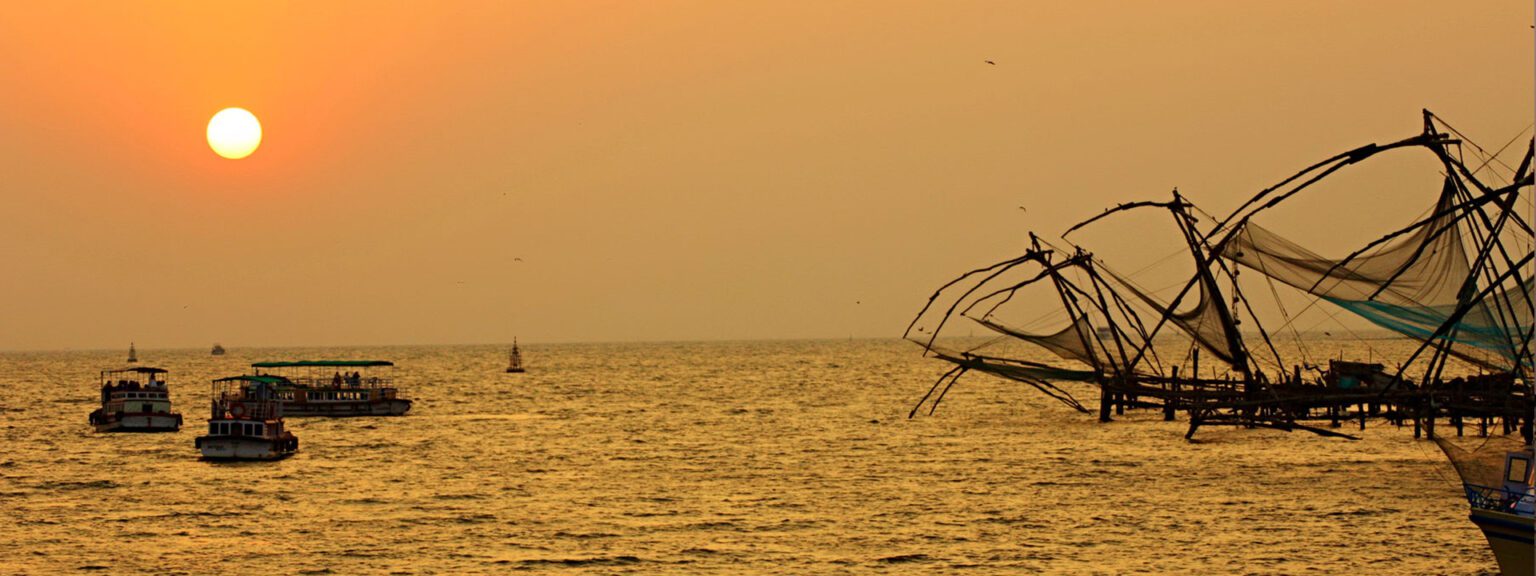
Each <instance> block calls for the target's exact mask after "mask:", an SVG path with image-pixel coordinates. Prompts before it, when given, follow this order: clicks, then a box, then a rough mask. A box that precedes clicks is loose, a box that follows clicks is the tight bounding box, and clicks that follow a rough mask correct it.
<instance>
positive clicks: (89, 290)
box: [0, 0, 1536, 349]
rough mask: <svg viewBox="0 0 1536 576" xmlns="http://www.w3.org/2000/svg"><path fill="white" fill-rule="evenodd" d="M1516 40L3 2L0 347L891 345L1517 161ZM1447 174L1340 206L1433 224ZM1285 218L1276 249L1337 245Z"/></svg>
mask: <svg viewBox="0 0 1536 576" xmlns="http://www.w3.org/2000/svg"><path fill="white" fill-rule="evenodd" d="M1531 22H1532V5H1531V2H1529V0H1512V1H1500V2H1475V3H1452V2H1444V1H1423V2H1403V1H1379V2H1338V1H1333V0H1329V1H1287V2H1231V1H1202V2H1192V1H1165V2H1130V1H1126V2H1026V1H1022V0H1021V1H1010V2H892V1H880V2H874V1H869V2H827V1H823V0H818V1H813V2H712V1H698V2H661V1H645V2H631V1H615V2H537V3H513V2H432V3H424V2H399V3H380V2H357V3H343V2H324V3H302V4H301V3H282V2H157V3H140V2H135V3H105V2H80V3H71V2H18V3H12V4H10V5H8V6H7V7H6V14H5V16H4V18H0V258H3V259H4V269H5V274H4V276H3V280H0V349H52V348H101V347H126V346H127V343H128V342H129V341H130V340H132V341H135V342H137V343H138V345H139V346H140V347H145V348H154V347H175V346H206V345H209V344H210V343H212V342H214V341H220V342H223V343H224V344H225V345H227V346H256V345H289V344H292V345H303V344H315V345H326V344H390V343H398V344H417V343H421V344H426V343H492V342H505V341H510V340H511V338H512V337H513V336H514V335H517V336H519V337H520V339H521V340H523V341H524V342H553V341H613V340H694V339H742V338H801V337H834V338H841V337H847V336H858V337H876V336H879V337H883V336H895V335H898V334H900V332H901V330H902V328H904V327H905V325H906V322H907V321H908V320H909V319H910V318H911V316H912V314H913V313H915V312H916V310H917V308H918V307H919V306H920V305H921V304H922V302H923V301H924V300H925V298H926V297H927V295H928V294H929V293H930V292H931V291H932V290H933V289H934V288H936V287H937V286H938V284H940V283H942V282H943V281H945V280H948V279H950V278H951V277H953V276H955V275H956V274H958V273H959V272H962V271H964V270H965V269H968V268H970V267H973V266H975V265H979V264H983V263H987V262H990V261H993V260H997V259H1001V258H1003V257H1006V256H1009V255H1012V254H1013V253H1015V252H1017V251H1018V250H1019V249H1020V248H1021V247H1022V246H1023V243H1024V238H1025V235H1024V234H1025V231H1026V230H1029V229H1037V230H1040V231H1042V232H1047V233H1051V234H1059V233H1060V232H1062V231H1063V229H1064V228H1065V227H1066V225H1068V224H1069V223H1071V222H1075V221H1077V220H1081V219H1083V218H1086V217H1088V216H1091V215H1092V214H1094V213H1097V212H1098V211H1099V210H1101V209H1102V208H1104V207H1105V206H1108V205H1111V204H1114V203H1116V202H1122V201H1128V200H1133V199H1142V198H1166V197H1167V194H1168V191H1169V190H1170V189H1172V188H1173V187H1175V186H1177V187H1179V188H1180V190H1181V191H1183V192H1184V193H1185V194H1186V195H1188V196H1189V197H1190V198H1192V199H1193V200H1195V201H1196V202H1197V203H1200V204H1201V205H1202V206H1205V207H1207V209H1208V210H1211V211H1221V210H1227V209H1231V208H1233V207H1235V206H1236V204H1237V203H1238V202H1239V201H1240V200H1241V199H1243V198H1246V197H1247V196H1249V195H1251V194H1252V193H1253V192H1255V191H1257V190H1258V189H1260V188H1262V187H1264V186H1266V185H1268V184H1270V183H1273V182H1274V181H1276V180H1278V179H1280V178H1283V177H1285V176H1287V175H1289V174H1291V173H1292V172H1294V171H1296V170H1297V169H1299V168H1301V167H1303V166H1305V165H1307V164H1310V163H1312V162H1314V161H1316V160H1320V159H1322V158H1325V157H1327V156H1330V155H1332V154H1335V153H1337V152H1340V151H1342V150H1344V149H1347V148H1352V147H1355V146H1358V145H1361V144H1365V143H1368V142H1373V141H1374V142H1385V141H1390V140H1396V139H1399V138H1403V137H1407V136H1411V135H1413V134H1414V133H1416V132H1417V131H1418V130H1419V127H1420V122H1421V118H1420V112H1419V111H1420V109H1421V108H1430V109H1432V110H1434V111H1435V112H1437V113H1438V114H1440V115H1441V116H1443V117H1444V118H1446V119H1447V120H1448V121H1450V122H1451V123H1452V124H1453V125H1455V126H1456V127H1458V128H1460V129H1461V130H1462V131H1464V132H1466V133H1468V134H1469V135H1471V136H1473V137H1474V138H1478V139H1479V140H1480V141H1482V142H1483V143H1485V144H1489V143H1491V144H1493V145H1499V144H1502V143H1503V142H1504V141H1506V140H1508V139H1510V138H1512V137H1514V136H1515V135H1516V134H1518V133H1519V132H1520V131H1521V130H1522V129H1524V128H1526V127H1527V126H1528V125H1530V124H1531V122H1532V119H1533V100H1536V95H1533V76H1536V75H1533V69H1536V57H1533V41H1532V36H1533V30H1532V29H1531ZM986 60H991V61H993V62H995V63H996V64H995V65H990V64H987V63H986V62H985V61H986ZM228 106H240V107H244V108H247V109H249V110H250V111H252V112H253V113H255V114H256V116H257V117H259V118H260V119H261V121H262V123H263V128H264V131H265V137H264V140H263V143H262V146H261V148H260V149H259V150H257V151H256V153H255V154H254V155H252V156H251V157H249V158H246V159H244V160H238V161H231V160H225V159H222V158H219V157H218V156H216V155H215V154H214V153H213V152H212V151H211V150H209V148H208V146H207V143H206V142H205V140H204V128H205V126H206V123H207V121H208V119H209V118H210V117H211V116H212V115H213V114H214V113H215V112H217V111H218V110H220V109H222V108H224V107H228ZM1428 170H1429V174H1430V176H1431V178H1428V179H1418V180H1415V179H1409V178H1407V177H1405V176H1402V175H1400V174H1396V173H1388V174H1385V175H1383V176H1381V178H1382V180H1380V181H1376V182H1374V183H1367V184H1366V186H1367V188H1369V190H1367V192H1364V193H1363V194H1365V197H1364V200H1360V199H1358V198H1357V199H1355V200H1349V202H1353V204H1346V205H1347V206H1350V207H1351V209H1350V210H1349V211H1347V212H1348V213H1349V215H1350V216H1351V217H1357V216H1358V214H1361V213H1362V212H1361V210H1363V209H1364V208H1362V207H1365V206H1378V207H1380V210H1382V216H1381V217H1382V218H1384V219H1387V220H1391V219H1396V220H1406V219H1407V218H1411V217H1412V216H1413V215H1414V214H1417V213H1418V212H1419V211H1420V210H1421V209H1422V208H1423V207H1427V206H1428V205H1429V203H1430V202H1432V201H1433V197H1432V195H1433V193H1434V192H1435V191H1436V190H1437V189H1438V188H1437V186H1438V184H1437V183H1436V182H1435V181H1434V178H1433V167H1432V166H1431V167H1430V168H1428ZM1362 181H1364V180H1362ZM1415 183H1421V184H1423V186H1422V189H1419V188H1416V186H1417V184H1415ZM1357 196H1359V194H1357ZM1020 206H1024V207H1026V208H1027V211H1026V210H1021V209H1019V207H1020ZM1373 210H1374V209H1373ZM1372 214H1373V217H1374V216H1375V214H1374V213H1372ZM1293 216H1294V217H1293V218H1292V219H1291V220H1289V221H1287V220H1285V219H1283V218H1282V219H1281V220H1280V221H1279V222H1275V223H1273V226H1272V227H1273V228H1279V229H1284V228H1286V227H1287V226H1290V227H1292V228H1300V229H1301V230H1302V231H1303V232H1306V231H1307V230H1309V229H1315V228H1317V227H1316V226H1314V225H1312V224H1311V223H1310V222H1311V221H1310V220H1307V219H1306V218H1305V217H1303V216H1301V215H1293ZM1396 220H1394V222H1395V221H1396ZM1387 228H1390V226H1383V227H1381V228H1380V229H1383V230H1384V229H1387ZM1142 233H1143V231H1142V230H1141V228H1139V227H1138V226H1133V225H1127V226H1126V228H1125V233H1124V234H1123V235H1121V237H1120V238H1117V239H1111V240H1108V241H1115V240H1118V241H1121V242H1123V243H1125V244H1127V245H1129V246H1131V248H1130V254H1131V255H1132V256H1133V257H1134V256H1136V255H1137V254H1136V249H1137V248H1136V245H1137V244H1138V243H1139V242H1138V235H1139V234H1142ZM1374 235H1375V234H1374V231H1373V232H1372V233H1371V234H1365V235H1361V236H1356V237H1354V238H1353V239H1338V238H1334V236H1335V235H1333V234H1329V235H1317V236H1315V237H1314V239H1315V240H1316V242H1314V243H1313V245H1315V246H1316V247H1317V248H1319V249H1321V250H1323V251H1324V252H1330V251H1332V252H1341V251H1347V250H1348V249H1350V248H1353V247H1354V245H1353V242H1354V240H1358V239H1359V238H1364V237H1367V236H1371V237H1373V236H1374ZM1157 255H1158V256H1160V255H1161V254H1157ZM1142 256H1145V257H1151V256H1153V254H1150V253H1148V254H1143V255H1142ZM516 258H521V259H522V261H520V262H519V261H516V260H515V259H516Z"/></svg>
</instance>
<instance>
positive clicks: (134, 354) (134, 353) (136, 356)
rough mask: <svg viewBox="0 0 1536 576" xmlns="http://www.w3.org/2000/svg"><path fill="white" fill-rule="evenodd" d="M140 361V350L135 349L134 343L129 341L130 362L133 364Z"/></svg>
mask: <svg viewBox="0 0 1536 576" xmlns="http://www.w3.org/2000/svg"><path fill="white" fill-rule="evenodd" d="M138 361H139V352H138V351H137V350H134V349H133V343H132V342H129V343H128V363H129V364H132V363H134V362H138Z"/></svg>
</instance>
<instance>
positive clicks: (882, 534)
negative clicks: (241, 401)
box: [0, 341, 1496, 574]
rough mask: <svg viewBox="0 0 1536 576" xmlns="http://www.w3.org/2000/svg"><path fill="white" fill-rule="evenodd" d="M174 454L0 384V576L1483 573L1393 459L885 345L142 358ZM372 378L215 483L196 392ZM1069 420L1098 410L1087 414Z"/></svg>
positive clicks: (1447, 504)
mask: <svg viewBox="0 0 1536 576" xmlns="http://www.w3.org/2000/svg"><path fill="white" fill-rule="evenodd" d="M140 357H141V360H142V361H143V363H144V364H145V365H151V366H161V367H164V368H168V369H170V370H171V374H170V377H171V378H170V381H171V392H172V398H173V399H174V401H175V402H176V406H177V409H178V410H179V411H181V412H182V413H183V414H184V415H185V416H186V419H187V425H186V426H185V427H184V429H183V430H182V431H181V432H179V433H174V434H97V433H95V432H93V431H92V430H91V428H90V427H89V426H88V425H87V422H86V415H87V414H88V413H89V412H90V411H91V410H92V409H93V408H94V407H95V406H94V405H93V402H94V401H95V399H96V385H97V381H96V378H97V371H98V370H101V369H103V368H112V367H117V366H119V365H120V363H121V361H122V354H121V353H120V352H52V353H9V354H3V355H0V432H3V438H4V443H5V444H4V445H5V450H4V453H3V454H0V503H3V506H0V510H4V513H5V516H6V517H7V518H6V521H4V522H0V572H5V573H24V574H26V573H30V574H51V573H58V572H77V571H80V570H89V571H97V572H100V573H124V574H136V573H190V574H205V573H211V572H216V571H227V572H228V573H241V574H255V573H274V574H295V573H302V574H326V573H337V574H364V573H378V574H386V573H392V574H463V573H506V572H513V571H517V572H535V573H582V574H588V573H653V574H717V573H729V574H736V573H751V572H762V573H799V574H831V573H893V574H895V573H917V572H922V573H951V572H968V573H977V574H981V573H1000V572H1003V573H1054V574H1131V573H1159V574H1168V573H1178V574H1344V573H1349V574H1492V573H1496V568H1495V563H1494V560H1493V556H1492V554H1491V553H1489V552H1488V549H1487V544H1486V542H1485V541H1484V540H1483V537H1482V535H1481V534H1480V533H1479V532H1478V531H1477V529H1476V528H1475V527H1474V526H1473V525H1472V523H1471V522H1470V521H1468V520H1467V505H1466V503H1465V500H1464V499H1463V498H1462V496H1461V493H1460V488H1459V485H1458V484H1457V483H1456V482H1455V481H1454V479H1455V474H1454V472H1453V471H1451V469H1450V467H1449V466H1448V465H1447V464H1445V463H1444V459H1443V457H1441V456H1440V454H1439V452H1438V451H1437V450H1436V449H1435V447H1434V446H1433V445H1432V444H1430V443H1428V442H1424V441H1414V440H1413V436H1412V432H1411V430H1407V429H1396V428H1393V427H1390V426H1387V425H1385V424H1373V425H1372V426H1371V428H1370V429H1369V430H1367V431H1366V432H1365V433H1364V438H1363V439H1362V440H1361V441H1358V442H1350V441H1344V440H1338V439H1327V438H1320V437H1315V436H1312V435H1309V434H1305V433H1294V434H1287V433H1284V432H1276V431H1255V430H1235V429H1226V428H1223V429H1210V430H1202V431H1201V434H1200V437H1199V439H1200V441H1199V442H1196V443H1189V442H1186V441H1185V440H1184V439H1183V432H1184V430H1185V424H1184V423H1182V422H1174V423H1164V422H1162V421H1161V418H1160V415H1159V414H1155V413H1151V412H1145V413H1135V414H1128V415H1127V416H1125V417H1122V418H1120V419H1119V420H1118V421H1116V422H1114V423H1111V424H1107V425H1106V424H1098V423H1096V422H1095V421H1094V418H1093V417H1092V416H1090V415H1083V414H1078V413H1075V412H1072V411H1071V410H1069V409H1067V408H1065V407H1064V406H1061V405H1059V404H1055V403H1053V402H1051V401H1049V400H1046V399H1042V398H1041V397H1040V396H1039V395H1038V394H1032V393H1029V392H1028V391H1026V390H1024V389H1021V388H1019V387H1018V386H1016V385H1011V384H1009V383H1006V382H1002V381H999V380H996V379H992V378H988V377H985V376H969V377H967V378H966V379H964V380H962V381H961V383H960V384H959V385H958V386H957V387H956V388H955V390H954V391H952V392H951V393H950V395H949V397H948V398H946V399H945V401H944V404H943V406H942V407H941V408H940V409H939V411H938V413H937V414H936V415H934V416H922V417H918V418H916V419H911V420H909V419H907V417H906V416H907V411H908V410H910V409H911V407H912V404H913V402H915V401H916V400H917V398H918V397H919V396H921V394H922V392H923V391H925V390H926V389H927V387H928V385H929V384H931V383H932V381H933V380H934V379H935V378H936V377H937V376H938V375H939V374H940V373H942V372H943V371H944V370H945V366H944V365H942V364H940V363H938V362H936V361H932V360H924V359H922V358H921V357H920V354H919V350H918V349H917V348H916V347H915V346H912V345H911V344H908V343H903V342H896V341H852V342H842V341H827V342H755V343H754V342H747V343H698V344H605V345H550V346H537V345H534V346H527V347H525V357H526V359H527V363H528V366H529V372H528V373H527V374H523V375H508V374H504V373H502V371H501V369H502V368H503V366H504V362H505V350H504V349H502V348H499V347H489V346H482V347H471V346H465V347H400V348H389V347H376V348H328V349H262V350H242V349H239V348H232V349H231V350H230V353H229V354H228V355H226V356H223V357H213V356H209V355H208V353H207V351H206V350H196V351H193V350H179V351H176V350H170V351H162V350H140ZM298 358H384V359H391V360H394V361H395V362H396V363H397V364H398V365H399V367H398V369H397V372H396V376H397V380H398V381H399V382H400V383H401V385H402V387H403V389H404V392H403V394H404V395H405V396H408V397H411V398H414V399H415V401H416V404H415V407H414V408H413V409H412V411H411V413H410V414H409V415H407V416H404V417H398V418H367V419H363V418H354V419H332V420H327V419H290V420H289V425H290V427H291V429H292V430H293V431H294V432H295V433H296V434H298V436H299V438H300V446H301V450H300V452H299V453H298V454H297V455H295V456H294V457H292V458H290V459H287V460H284V461H281V462H275V463H250V464H213V463H207V462H201V461H199V460H198V459H197V452H196V450H194V449H193V447H192V440H193V438H194V437H195V436H196V435H197V431H198V430H199V429H200V428H201V427H202V424H203V421H202V418H203V415H204V412H205V411H206V407H207V406H208V399H209V398H208V397H209V385H208V381H209V380H211V379H212V378H215V377H220V376H227V375H233V374H239V373H242V372H244V371H245V366H246V365H248V364H249V363H250V362H252V361H258V360H277V359H298ZM1073 391H1074V392H1075V393H1077V394H1078V395H1079V397H1082V398H1085V399H1092V398H1096V395H1095V394H1094V393H1093V392H1091V391H1089V390H1087V389H1073Z"/></svg>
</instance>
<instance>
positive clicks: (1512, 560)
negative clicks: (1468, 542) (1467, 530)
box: [1472, 508, 1536, 576]
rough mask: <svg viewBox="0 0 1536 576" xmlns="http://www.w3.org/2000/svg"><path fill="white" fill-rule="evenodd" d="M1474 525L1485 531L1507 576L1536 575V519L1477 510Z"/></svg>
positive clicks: (1484, 534)
mask: <svg viewBox="0 0 1536 576" xmlns="http://www.w3.org/2000/svg"><path fill="white" fill-rule="evenodd" d="M1472 522H1473V523H1474V524H1477V527H1478V528H1481V529H1482V530H1483V536H1484V537H1486V538H1487V539H1488V546H1489V547H1490V548H1492V549H1493V557H1494V558H1496V559H1497V560H1498V561H1499V571H1500V572H1502V573H1503V574H1504V576H1533V574H1536V554H1533V552H1536V543H1533V542H1536V541H1533V539H1532V534H1533V522H1536V518H1532V517H1530V516H1519V515H1515V514H1506V513H1503V512H1496V511H1493V510H1481V509H1476V508H1474V509H1473V510H1472Z"/></svg>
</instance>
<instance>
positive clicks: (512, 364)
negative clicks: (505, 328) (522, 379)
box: [507, 338, 527, 374]
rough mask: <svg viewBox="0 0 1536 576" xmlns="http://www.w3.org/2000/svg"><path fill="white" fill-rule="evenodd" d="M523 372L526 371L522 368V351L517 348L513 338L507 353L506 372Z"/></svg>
mask: <svg viewBox="0 0 1536 576" xmlns="http://www.w3.org/2000/svg"><path fill="white" fill-rule="evenodd" d="M523 372H527V370H525V369H523V353H522V352H521V351H519V350H518V349H517V339H516V338H513V339H512V351H511V352H508V353H507V373H508V374H522V373H523Z"/></svg>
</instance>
